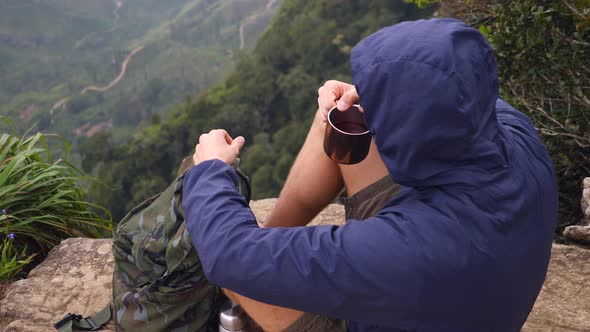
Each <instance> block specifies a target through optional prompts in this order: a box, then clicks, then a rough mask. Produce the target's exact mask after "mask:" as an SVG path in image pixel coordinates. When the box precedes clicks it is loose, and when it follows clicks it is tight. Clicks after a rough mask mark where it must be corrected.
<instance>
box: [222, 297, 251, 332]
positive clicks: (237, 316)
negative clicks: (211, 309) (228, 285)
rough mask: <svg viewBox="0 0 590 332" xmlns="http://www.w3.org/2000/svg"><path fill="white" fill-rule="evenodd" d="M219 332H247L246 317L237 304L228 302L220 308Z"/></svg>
mask: <svg viewBox="0 0 590 332" xmlns="http://www.w3.org/2000/svg"><path fill="white" fill-rule="evenodd" d="M219 332H248V316H246V313H245V312H244V309H242V307H240V306H239V305H238V304H237V303H234V302H233V301H228V302H227V303H225V304H224V305H223V306H222V307H221V311H220V312H219Z"/></svg>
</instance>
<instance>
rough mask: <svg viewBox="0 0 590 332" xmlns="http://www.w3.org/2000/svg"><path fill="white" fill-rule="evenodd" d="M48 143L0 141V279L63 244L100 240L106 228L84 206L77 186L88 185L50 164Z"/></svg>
mask: <svg viewBox="0 0 590 332" xmlns="http://www.w3.org/2000/svg"><path fill="white" fill-rule="evenodd" d="M47 138H48V136H47V135H43V134H40V133H38V134H35V135H32V136H30V137H28V138H18V137H15V136H12V135H8V134H2V135H1V136H0V207H1V209H2V212H1V213H0V236H3V237H4V239H3V243H2V249H1V250H0V251H1V252H2V261H1V264H2V266H3V269H2V271H3V275H2V277H1V278H10V277H12V276H14V275H15V274H17V273H18V272H19V270H20V269H22V268H23V267H24V266H26V265H27V264H29V263H30V262H31V261H32V258H33V256H35V255H38V257H39V258H41V257H43V256H44V255H45V254H46V253H47V252H48V251H49V250H50V249H51V248H52V247H53V246H55V245H57V244H59V242H60V241H61V240H62V239H64V238H67V237H72V236H89V237H101V236H104V235H107V234H109V230H110V228H111V220H110V219H105V218H103V217H100V216H99V215H98V214H97V213H96V212H95V211H96V210H100V211H103V212H104V213H107V214H108V212H107V211H106V210H104V209H102V208H100V207H98V206H96V205H94V204H91V203H88V202H87V201H85V200H84V197H83V194H82V189H81V186H80V184H79V181H82V180H89V179H88V178H87V177H85V176H84V175H83V174H82V173H80V172H79V171H78V170H77V169H75V168H74V167H72V166H71V165H70V164H69V163H67V162H66V161H64V160H56V161H52V157H51V154H50V153H49V150H48V148H47V144H46V139H47ZM1 278H0V279H1Z"/></svg>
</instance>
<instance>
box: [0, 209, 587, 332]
mask: <svg viewBox="0 0 590 332" xmlns="http://www.w3.org/2000/svg"><path fill="white" fill-rule="evenodd" d="M275 201H276V200H273V199H271V200H261V201H257V202H253V203H252V208H253V210H254V212H255V214H256V215H257V217H258V219H259V221H263V220H264V219H265V218H266V216H267V215H268V213H269V211H270V209H271V208H272V206H273V205H274V203H275ZM343 215H344V211H343V208H342V207H341V206H338V205H331V206H330V207H328V208H327V209H326V210H324V211H323V212H322V213H321V214H320V215H319V216H318V217H317V218H316V219H314V224H317V223H342V222H343V219H344V217H343ZM111 244H112V242H111V240H109V239H101V240H96V239H81V238H76V239H68V240H64V241H63V242H62V243H61V244H60V245H59V246H58V247H56V248H55V249H54V250H53V251H52V252H51V253H50V255H49V257H48V258H47V259H46V260H45V261H44V262H43V263H42V264H41V265H39V266H38V267H37V268H35V269H34V270H33V271H32V272H31V273H30V274H29V277H28V279H25V280H20V281H17V282H15V283H13V284H12V285H10V287H9V288H8V290H7V291H6V294H5V296H4V299H2V300H1V301H0V331H7V332H8V331H11V332H17V331H27V332H29V331H31V332H32V331H51V330H52V324H53V322H55V321H57V320H59V319H60V318H61V317H62V316H63V315H64V314H66V313H68V312H75V313H79V314H82V315H89V314H92V313H94V312H96V311H98V310H100V309H102V308H103V306H104V305H106V304H107V303H108V302H109V299H110V295H111V274H112V271H113V257H112V254H111ZM588 276H590V250H585V249H582V248H578V247H570V246H564V245H559V244H554V245H553V257H552V259H551V265H550V266H549V274H548V276H547V280H546V282H545V285H544V286H543V290H542V292H541V294H540V296H539V298H538V300H537V303H536V304H535V308H534V309H533V312H532V313H531V315H530V317H529V320H528V322H527V323H526V325H525V327H524V328H523V330H522V331H523V332H574V331H576V332H579V331H586V332H590V287H588V280H589V279H588V278H589V277H588ZM107 331H113V329H112V327H111V328H110V329H107Z"/></svg>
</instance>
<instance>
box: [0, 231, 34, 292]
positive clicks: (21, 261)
mask: <svg viewBox="0 0 590 332" xmlns="http://www.w3.org/2000/svg"><path fill="white" fill-rule="evenodd" d="M14 237H15V235H14V234H13V233H10V234H8V235H6V238H5V239H4V241H3V243H2V249H1V251H2V252H1V253H0V282H7V281H9V280H11V279H12V278H14V277H15V276H16V275H17V274H18V273H19V272H20V271H21V270H22V269H23V268H25V267H26V266H27V265H28V264H30V263H31V261H32V260H33V258H34V257H35V254H32V255H30V256H28V257H27V247H26V246H25V247H24V248H23V250H22V252H18V251H16V250H15V248H14V245H13V242H14Z"/></svg>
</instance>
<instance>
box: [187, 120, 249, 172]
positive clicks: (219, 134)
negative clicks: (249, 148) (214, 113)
mask: <svg viewBox="0 0 590 332" xmlns="http://www.w3.org/2000/svg"><path fill="white" fill-rule="evenodd" d="M245 142H246V140H245V139H244V138H243V137H242V136H239V137H236V139H233V138H231V136H229V134H228V133H227V131H225V130H223V129H216V130H211V131H210V132H209V133H208V134H203V135H201V137H199V144H197V145H196V146H195V154H193V161H194V162H195V165H198V164H199V163H201V162H203V161H205V160H211V159H219V160H221V161H224V162H226V163H228V164H230V165H231V164H233V162H234V161H235V160H236V158H237V157H238V155H239V154H240V149H241V148H242V146H244V143H245Z"/></svg>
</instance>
